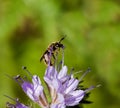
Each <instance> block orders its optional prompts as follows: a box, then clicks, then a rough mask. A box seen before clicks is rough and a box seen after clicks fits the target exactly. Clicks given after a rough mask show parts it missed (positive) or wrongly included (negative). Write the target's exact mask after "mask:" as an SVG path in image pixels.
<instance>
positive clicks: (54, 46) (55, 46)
mask: <svg viewBox="0 0 120 108" xmlns="http://www.w3.org/2000/svg"><path fill="white" fill-rule="evenodd" d="M64 38H65V37H63V38H61V39H60V40H59V41H57V42H52V43H51V44H50V45H49V46H48V48H47V49H46V51H45V52H44V53H43V55H42V57H41V58H40V62H41V61H42V60H44V62H45V64H46V65H48V64H50V65H53V63H52V61H51V57H53V59H54V60H55V59H56V58H55V53H58V51H59V50H60V49H61V48H62V49H64V45H63V44H62V43H61V41H62V40H64Z"/></svg>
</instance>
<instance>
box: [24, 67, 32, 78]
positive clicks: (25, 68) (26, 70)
mask: <svg viewBox="0 0 120 108" xmlns="http://www.w3.org/2000/svg"><path fill="white" fill-rule="evenodd" d="M22 69H23V70H25V72H27V73H28V74H29V75H30V76H31V77H32V74H31V73H30V71H29V70H28V69H27V67H26V66H22Z"/></svg>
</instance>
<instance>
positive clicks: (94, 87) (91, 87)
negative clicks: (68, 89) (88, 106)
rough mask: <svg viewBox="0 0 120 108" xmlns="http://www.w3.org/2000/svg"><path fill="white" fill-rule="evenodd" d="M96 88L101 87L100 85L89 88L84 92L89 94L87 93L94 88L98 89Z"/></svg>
mask: <svg viewBox="0 0 120 108" xmlns="http://www.w3.org/2000/svg"><path fill="white" fill-rule="evenodd" d="M98 87H101V84H98V85H96V86H91V87H89V88H88V89H86V90H85V92H89V91H91V90H93V89H94V88H98Z"/></svg>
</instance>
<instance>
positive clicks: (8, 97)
mask: <svg viewBox="0 0 120 108" xmlns="http://www.w3.org/2000/svg"><path fill="white" fill-rule="evenodd" d="M4 96H5V97H7V98H9V99H11V100H13V101H15V102H16V99H14V98H12V97H10V96H8V95H4Z"/></svg>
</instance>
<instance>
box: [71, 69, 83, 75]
mask: <svg viewBox="0 0 120 108" xmlns="http://www.w3.org/2000/svg"><path fill="white" fill-rule="evenodd" d="M81 72H83V71H82V70H80V71H77V72H74V73H73V75H75V74H79V73H81Z"/></svg>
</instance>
